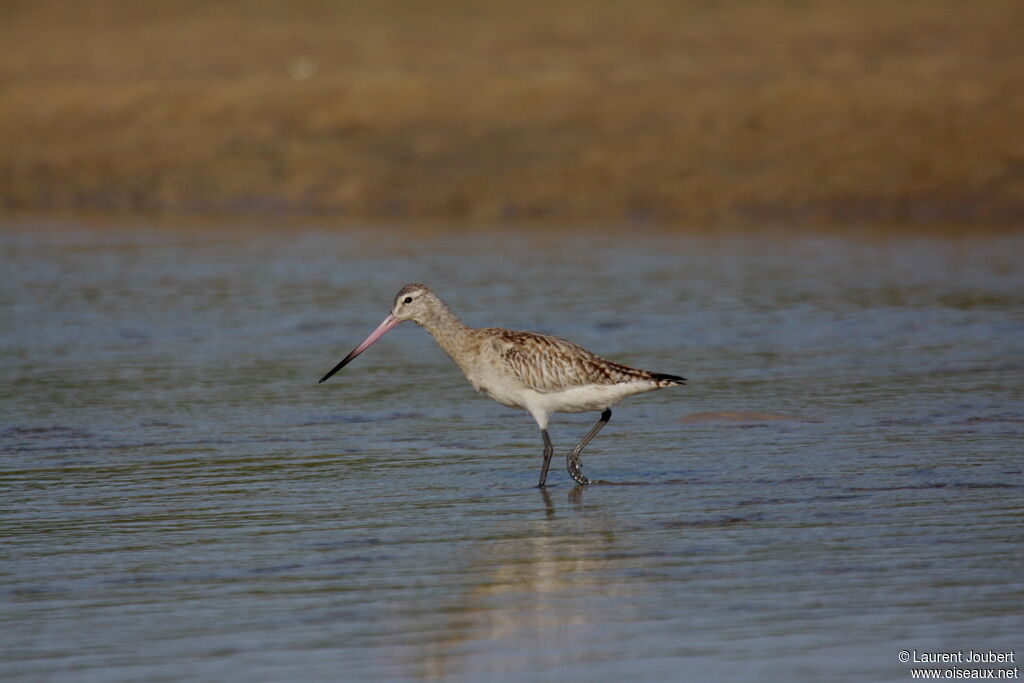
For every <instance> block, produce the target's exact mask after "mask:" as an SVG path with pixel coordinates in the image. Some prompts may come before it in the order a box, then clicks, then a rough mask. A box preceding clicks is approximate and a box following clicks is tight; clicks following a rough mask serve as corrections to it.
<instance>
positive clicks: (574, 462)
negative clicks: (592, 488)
mask: <svg viewBox="0 0 1024 683" xmlns="http://www.w3.org/2000/svg"><path fill="white" fill-rule="evenodd" d="M611 418H612V409H611V408H605V409H604V412H603V413H601V417H600V418H598V420H597V424H596V425H594V426H593V427H592V428H591V430H590V431H589V432H587V435H586V436H585V437H583V440H582V441H580V442H579V443H578V444H576V448H574V449H572V451H571V452H570V453H569V455H567V456H566V457H565V465H566V469H567V470H569V476H570V477H572V478H573V479H574V480H575V481H576V483H577V484H583V485H586V484H589V483H591V482H590V480H589V479H587V478H586V476H584V474H583V463H582V462H581V461H580V452H581V451H582V450H583V449H584V448H586V446H587V444H588V443H590V440H591V439H593V438H594V437H595V436H597V433H598V432H599V431H601V427H604V426H605V425H606V424H608V420H610V419H611Z"/></svg>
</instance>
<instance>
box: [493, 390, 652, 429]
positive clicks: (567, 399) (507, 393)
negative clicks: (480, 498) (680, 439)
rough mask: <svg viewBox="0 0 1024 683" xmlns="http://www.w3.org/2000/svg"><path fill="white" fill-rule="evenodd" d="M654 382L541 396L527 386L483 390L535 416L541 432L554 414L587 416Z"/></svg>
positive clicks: (502, 402)
mask: <svg viewBox="0 0 1024 683" xmlns="http://www.w3.org/2000/svg"><path fill="white" fill-rule="evenodd" d="M657 388H658V386H657V384H655V383H654V382H649V381H640V382H623V383H622V384H588V385H585V386H580V387H572V388H571V389H565V390H563V391H554V392H551V393H547V394H542V393H541V392H539V391H534V390H533V389H528V388H526V387H500V386H498V387H493V388H492V387H481V391H483V392H484V393H486V394H487V395H488V396H490V397H491V398H493V399H494V400H495V401H497V402H498V403H500V404H502V405H504V406H508V407H510V408H522V409H523V410H526V411H528V412H529V413H530V414H531V415H533V419H535V420H536V421H537V425H538V426H539V427H540V428H541V429H547V428H548V416H549V415H550V414H551V413H585V412H589V411H593V410H604V409H605V408H611V407H612V406H614V405H615V404H616V403H618V402H619V401H621V400H622V399H624V398H626V397H628V396H633V395H634V394H642V393H644V392H645V391H652V390H654V389H657Z"/></svg>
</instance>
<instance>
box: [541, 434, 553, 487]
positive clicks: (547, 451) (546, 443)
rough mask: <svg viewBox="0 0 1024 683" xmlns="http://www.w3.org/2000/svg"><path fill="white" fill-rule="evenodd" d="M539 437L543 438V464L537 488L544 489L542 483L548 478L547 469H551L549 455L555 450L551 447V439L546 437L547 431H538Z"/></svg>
mask: <svg viewBox="0 0 1024 683" xmlns="http://www.w3.org/2000/svg"><path fill="white" fill-rule="evenodd" d="M540 435H541V436H543V437H544V464H543V465H542V466H541V468H540V483H539V484H537V488H539V489H542V488H544V482H545V481H546V480H547V478H548V468H549V467H551V455H552V454H553V453H554V452H555V449H554V448H553V447H552V446H551V437H549V436H548V430H546V429H542V430H540Z"/></svg>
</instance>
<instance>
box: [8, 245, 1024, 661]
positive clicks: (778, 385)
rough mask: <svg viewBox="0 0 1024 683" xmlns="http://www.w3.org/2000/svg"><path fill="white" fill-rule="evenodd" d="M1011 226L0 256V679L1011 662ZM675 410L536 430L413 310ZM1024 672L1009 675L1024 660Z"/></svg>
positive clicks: (1016, 526) (1017, 515)
mask: <svg viewBox="0 0 1024 683" xmlns="http://www.w3.org/2000/svg"><path fill="white" fill-rule="evenodd" d="M1022 253H1024V238H1022V237H1021V236H1018V235H1011V236H1005V235H1004V236H983V237H973V238H947V237H921V236H906V237H894V236H888V237H867V236H845V237H844V236H810V235H806V234H790V235H787V234H729V235H682V236H666V235H643V234H641V235H636V234H634V235H628V236H622V235H620V236H614V235H613V236H606V235H601V234H588V233H571V234H567V235H563V236H544V235H538V234H527V235H515V234H507V233H496V234H485V235H479V236H466V235H459V236H445V235H425V234H415V233H408V232H402V231H384V230H377V231H369V230H368V231H350V232H337V231H330V230H317V229H312V228H298V227H294V228H291V227H288V226H284V227H282V228H281V229H279V230H276V231H270V230H259V229H255V228H254V229H238V228H237V227H236V228H234V229H226V228H225V229H221V228H204V229H188V230H168V229H156V228H150V227H146V226H142V225H139V226H128V227H121V228H103V229H100V228H96V227H85V226H67V225H64V226H59V227H54V226H44V225H10V226H7V227H6V228H5V229H4V230H3V231H2V232H0V259H2V262H3V264H4V265H3V271H4V274H3V285H2V288H0V320H2V321H3V322H2V332H0V358H2V364H0V451H2V455H0V482H2V483H0V511H2V516H0V528H2V534H3V536H2V537H3V543H2V545H0V576H2V577H3V589H2V590H3V597H2V604H3V609H2V610H0V633H2V634H3V637H2V639H0V644H2V645H0V646H2V650H0V674H2V675H3V677H4V678H5V679H24V680H42V679H45V680H76V681H78V680H96V681H113V680H172V679H173V680H179V679H205V680H246V681H251V680H282V679H304V680H336V679H349V680H374V679H395V678H414V679H422V678H426V679H434V678H444V679H454V680H458V679H464V680H478V679H480V678H482V677H484V676H485V675H486V676H487V677H488V678H489V679H497V680H525V679H531V680H532V679H534V678H540V679H541V680H545V679H547V680H555V679H557V680H583V679H590V680H595V679H603V680H609V679H619V680H623V679H630V680H665V679H669V678H685V679H691V680H738V681H742V680H797V681H799V680H806V681H818V680H840V681H863V680H894V681H895V680H908V679H909V677H910V676H909V666H910V665H908V664H903V663H900V662H899V661H898V659H897V655H898V652H899V651H900V650H901V649H911V650H913V649H915V648H916V649H918V650H930V651H956V650H967V649H969V648H974V649H986V650H987V649H992V650H996V651H1012V650H1014V649H1015V648H1020V635H1021V633H1024V609H1022V608H1024V578H1022V573H1021V561H1022V559H1024V531H1022V529H1024V512H1022V506H1021V503H1022V500H1024V496H1022V494H1024V476H1022V471H1024V465H1022V462H1021V457H1020V455H1021V443H1022V440H1021V437H1022V436H1024V400H1022V398H1024V397H1022V388H1021V387H1022V384H1024V344H1022V341H1021V340H1022V339H1024V266H1022V265H1021V259H1020V254H1022ZM414 281H420V282H424V283H426V284H428V285H429V286H431V287H432V288H433V289H435V290H436V291H437V292H438V293H439V294H440V295H441V296H442V297H444V298H445V299H446V300H447V301H448V302H449V304H450V305H451V306H452V308H453V309H454V310H455V311H456V312H457V313H458V314H459V315H460V316H461V317H462V318H463V320H464V321H466V322H467V323H468V324H471V325H476V326H489V325H502V326H506V327H511V328H515V329H528V330H533V331H538V332H544V333H551V334H557V335H560V336H564V337H567V338H569V339H572V340H573V341H576V342H577V343H580V344H582V345H584V346H586V347H588V348H590V349H591V350H593V351H595V352H597V353H599V354H602V355H605V356H607V357H609V358H612V359H614V360H617V361H620V362H625V363H629V364H634V365H638V366H640V367H644V368H647V369H651V370H656V371H660V372H667V373H675V374H682V375H684V376H686V377H688V378H689V380H690V384H689V385H688V386H687V387H681V388H673V389H666V390H663V391H659V392H656V393H653V394H648V395H644V396H640V397H635V398H633V399H629V400H627V401H626V402H624V403H623V404H621V405H620V406H619V407H618V408H617V409H616V410H615V413H614V416H613V418H612V421H611V423H610V424H609V426H608V427H606V428H605V430H604V431H603V432H602V433H601V434H600V436H599V437H598V438H597V439H595V441H594V442H593V443H592V444H591V445H590V447H589V448H588V449H587V450H586V451H585V452H584V470H585V471H586V472H587V473H588V475H590V476H591V477H597V478H600V479H604V480H610V481H613V482H618V483H622V484H624V485H621V486H595V487H590V488H587V489H585V490H584V489H580V488H576V487H574V486H573V485H572V482H571V480H570V479H569V478H568V475H567V474H566V473H565V472H564V468H563V459H562V458H561V457H560V456H561V455H562V454H564V452H565V451H567V450H568V448H569V447H571V445H572V444H573V443H574V442H575V440H577V439H578V438H579V437H580V436H582V434H583V433H585V432H586V430H587V429H588V428H589V426H590V424H591V422H592V421H593V420H594V419H596V415H574V416H556V417H555V418H554V419H553V421H552V426H551V433H552V438H553V439H554V441H555V444H556V447H557V450H558V455H556V460H555V462H554V464H553V466H552V471H551V474H550V475H549V478H548V481H549V488H548V489H547V490H546V491H539V490H537V489H535V488H532V485H533V484H534V483H535V482H536V478H537V474H538V471H539V466H540V452H541V442H540V438H539V434H538V432H537V429H536V426H535V424H534V423H533V421H532V419H531V418H530V417H529V416H528V415H527V414H526V413H522V412H518V411H513V410H509V409H507V408H503V407H501V406H499V405H497V404H495V403H493V402H491V401H489V400H488V399H486V398H484V397H482V396H479V395H477V394H475V393H474V392H473V390H472V389H471V388H470V387H469V385H468V384H467V383H466V382H465V380H464V379H463V378H462V376H461V374H460V373H459V372H458V370H457V369H456V368H455V367H454V366H453V365H452V364H451V362H450V361H449V360H448V359H447V358H446V357H445V356H444V355H443V354H442V353H441V352H440V351H439V350H438V349H437V348H436V347H435V346H434V344H433V341H432V340H431V339H430V337H429V336H428V335H427V334H426V333H425V332H423V331H422V330H419V329H417V328H416V327H415V326H413V325H412V324H408V323H407V324H405V325H402V326H400V327H399V328H398V329H396V330H395V331H394V332H391V333H390V334H389V335H388V336H386V337H385V338H384V339H383V340H382V341H381V342H379V343H378V344H377V345H376V346H374V347H373V348H372V349H370V350H369V351H368V352H366V353H365V354H363V355H362V356H360V357H359V358H358V359H357V360H356V361H355V362H353V363H352V364H351V365H350V366H349V367H347V368H346V369H345V370H344V371H343V372H342V373H340V374H339V375H336V376H335V377H334V378H332V379H331V380H330V381H329V382H328V383H326V384H323V385H318V384H317V383H316V380H317V379H318V378H319V377H320V376H321V375H322V374H323V373H324V372H325V371H326V370H328V369H330V368H331V367H332V366H333V365H334V364H335V363H336V362H337V361H338V360H339V359H340V358H341V356H342V355H344V354H345V353H347V352H348V351H349V350H350V349H351V348H352V347H353V346H354V345H355V344H356V343H357V342H359V341H361V340H362V339H363V337H364V336H365V335H366V334H367V333H368V332H369V331H370V330H371V329H372V328H373V327H374V326H375V325H376V324H377V323H379V322H380V320H381V319H382V318H383V317H384V315H385V314H386V313H387V309H388V307H389V306H390V303H391V300H392V297H393V296H394V294H395V292H396V291H397V290H398V289H399V288H400V287H401V286H402V285H404V284H406V283H407V282H414ZM1019 655H1020V653H1018V658H1019Z"/></svg>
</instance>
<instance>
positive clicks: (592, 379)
mask: <svg viewBox="0 0 1024 683" xmlns="http://www.w3.org/2000/svg"><path fill="white" fill-rule="evenodd" d="M403 320H411V321H413V322H414V323H416V324H417V325H419V326H420V327H423V328H425V329H426V330H427V332H429V333H430V334H431V335H432V336H433V337H434V340H435V341H436V342H437V344H438V346H440V347H441V349H442V350H444V352H445V353H447V354H448V356H449V357H451V359H452V360H453V361H455V364H456V365H458V366H459V369H461V370H462V372H463V373H464V374H465V375H466V379H468V380H469V383H470V384H472V385H473V388H474V389H476V390H477V391H481V392H483V393H485V394H487V395H488V396H490V397H491V398H493V399H494V400H495V401H497V402H498V403H500V404H501V405H503V406H508V407H510V408H521V409H522V410H525V411H527V412H528V413H530V415H532V416H533V419H534V420H536V421H537V426H538V427H540V433H541V436H542V437H543V439H544V463H543V465H542V466H541V470H540V483H539V484H537V486H538V487H543V486H544V482H545V481H546V480H547V476H548V467H549V466H550V465H551V455H552V453H553V452H554V449H553V447H552V445H551V438H550V437H549V436H548V417H549V416H550V415H551V413H583V412H588V411H592V410H593V411H597V410H600V411H601V417H600V418H599V419H598V421H597V424H595V425H594V426H593V428H592V429H591V430H590V431H589V432H587V435H586V436H584V437H583V439H582V440H581V441H580V442H579V443H578V444H576V447H575V448H573V449H572V451H570V452H569V454H568V455H567V456H566V469H568V471H569V474H570V475H571V476H572V478H573V479H574V480H575V481H576V482H577V483H578V484H583V485H586V484H590V483H592V482H591V481H590V480H589V479H587V477H585V476H584V475H583V470H582V463H581V461H580V452H581V451H582V450H583V448H584V447H585V446H586V445H587V444H588V443H590V440H591V439H593V438H594V436H595V435H596V434H597V433H598V432H599V431H601V428H602V427H604V426H605V425H606V424H607V423H608V420H609V419H610V418H611V416H612V406H614V405H615V404H616V403H618V402H619V401H621V400H622V399H624V398H626V397H627V396H632V395H633V394H642V393H644V392H647V391H653V390H655V389H661V388H663V387H671V386H675V385H677V384H685V383H686V380H685V379H684V378H682V377H677V376H676V375H666V374H662V373H659V372H648V371H647V370H638V369H636V368H631V367H629V366H627V365H621V364H619V363H613V362H612V361H610V360H605V359H604V358H601V357H600V356H597V355H595V354H593V353H591V352H590V351H587V350H586V349H584V348H582V347H580V346H577V345H576V344H573V343H572V342H567V341H565V340H564V339H559V338H558V337H550V336H548V335H545V334H534V333H532V332H515V331H513V330H506V329H504V328H501V327H484V328H480V329H474V328H471V327H467V326H466V325H464V324H463V323H462V321H461V320H459V319H458V317H456V316H455V314H454V313H452V312H451V310H450V309H449V308H448V306H447V305H445V303H444V302H443V301H441V299H439V298H438V296H437V295H436V294H434V293H433V292H432V291H430V290H429V289H427V288H426V287H424V286H423V285H417V284H413V285H406V286H405V287H403V288H402V290H401V291H400V292H399V293H398V294H397V295H396V296H395V305H394V306H393V307H392V309H391V312H390V313H389V314H388V315H387V317H386V318H384V322H382V323H381V324H380V325H379V326H378V327H377V329H375V330H374V331H373V332H371V333H370V336H368V337H367V338H366V339H365V340H364V341H363V343H361V344H360V345H359V346H357V347H356V348H354V349H352V352H351V353H350V354H348V355H347V356H345V358H344V360H342V361H341V362H340V363H338V364H337V365H335V366H334V368H332V369H331V371H330V372H328V373H327V374H326V375H324V376H323V378H321V379H320V381H321V382H324V381H326V380H327V379H328V378H329V377H330V376H331V375H333V374H334V373H336V372H337V371H338V370H341V369H342V368H343V367H345V366H346V365H348V363H349V362H350V361H351V360H352V359H353V358H355V357H356V356H358V355H359V354H360V353H362V352H363V351H365V350H366V349H367V348H369V346H370V345H371V344H373V343H374V342H375V341H377V340H378V339H380V338H381V337H382V336H384V334H385V333H386V332H387V331H388V330H390V329H391V328H393V327H394V326H395V325H397V324H398V323H400V322H402V321H403Z"/></svg>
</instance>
